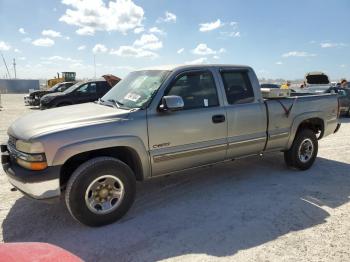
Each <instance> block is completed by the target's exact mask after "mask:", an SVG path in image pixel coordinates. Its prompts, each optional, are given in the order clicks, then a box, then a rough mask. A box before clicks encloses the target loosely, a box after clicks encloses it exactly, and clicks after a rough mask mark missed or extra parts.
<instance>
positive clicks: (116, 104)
mask: <svg viewBox="0 0 350 262" xmlns="http://www.w3.org/2000/svg"><path fill="white" fill-rule="evenodd" d="M107 101H108V102H112V103H113V104H114V105H115V106H116V107H118V108H120V107H121V106H123V105H124V104H123V103H122V102H119V101H117V100H114V99H108V100H107Z"/></svg>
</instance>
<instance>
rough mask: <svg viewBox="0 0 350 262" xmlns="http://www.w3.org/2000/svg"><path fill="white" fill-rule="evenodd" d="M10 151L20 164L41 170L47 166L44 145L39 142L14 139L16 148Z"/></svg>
mask: <svg viewBox="0 0 350 262" xmlns="http://www.w3.org/2000/svg"><path fill="white" fill-rule="evenodd" d="M9 150H10V153H12V154H13V155H14V156H15V158H16V161H17V164H19V165H20V166H22V167H24V168H27V169H30V170H43V169H45V168H47V162H46V157H45V153H44V147H43V145H42V143H40V142H26V141H23V140H17V141H16V148H15V149H11V147H9Z"/></svg>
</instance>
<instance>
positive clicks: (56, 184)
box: [1, 145, 61, 200]
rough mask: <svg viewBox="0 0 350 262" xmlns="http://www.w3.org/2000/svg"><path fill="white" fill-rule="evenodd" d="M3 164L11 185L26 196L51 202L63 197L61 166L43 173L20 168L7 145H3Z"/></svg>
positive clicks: (50, 168)
mask: <svg viewBox="0 0 350 262" xmlns="http://www.w3.org/2000/svg"><path fill="white" fill-rule="evenodd" d="M1 152H2V154H1V162H2V168H3V169H4V171H5V173H6V175H7V178H8V180H9V182H10V184H11V185H13V186H14V187H15V188H17V189H18V190H19V191H21V192H22V193H23V194H24V195H27V196H29V197H31V198H34V199H38V200H49V199H53V198H58V197H59V196H60V195H61V187H60V179H59V178H60V169H61V166H50V167H47V168H46V169H44V170H41V171H32V170H28V169H25V168H23V167H20V166H19V165H18V164H17V163H16V160H15V157H14V156H13V155H10V152H9V150H8V146H7V145H1Z"/></svg>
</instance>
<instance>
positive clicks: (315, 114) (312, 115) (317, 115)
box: [287, 111, 326, 149]
mask: <svg viewBox="0 0 350 262" xmlns="http://www.w3.org/2000/svg"><path fill="white" fill-rule="evenodd" d="M323 114H324V113H323V112H322V111H312V112H307V113H302V114H299V115H297V116H296V117H295V118H294V119H293V123H292V127H291V131H290V134H291V135H290V136H289V140H288V144H287V148H288V149H289V148H290V147H291V146H292V144H293V141H294V138H295V135H296V133H297V130H298V128H299V126H300V124H301V123H302V122H303V121H305V120H307V119H311V118H319V119H321V120H322V121H323V124H324V129H326V126H325V125H326V123H325V120H324V118H323V117H322V115H323Z"/></svg>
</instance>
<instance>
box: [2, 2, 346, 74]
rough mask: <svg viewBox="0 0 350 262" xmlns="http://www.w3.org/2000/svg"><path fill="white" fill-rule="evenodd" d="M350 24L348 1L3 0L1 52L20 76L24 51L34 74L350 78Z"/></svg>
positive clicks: (24, 70)
mask: <svg viewBox="0 0 350 262" xmlns="http://www.w3.org/2000/svg"><path fill="white" fill-rule="evenodd" d="M349 25H350V1H349V0H304V1H302V0H284V1H280V0H279V1H277V0H265V1H260V0H255V1H254V0H221V1H212V0H201V1H200V0H186V1H170V0H168V1H165V0H147V1H146V0H145V1H141V0H112V1H107V0H58V1H54V0H52V1H47V0H30V1H25V0H0V52H1V53H2V54H3V56H4V58H5V60H6V62H7V64H8V66H9V70H10V74H11V76H12V77H13V76H14V70H13V65H12V62H13V59H14V58H15V59H16V64H17V66H16V67H17V77H18V78H30V79H36V78H41V79H46V78H52V77H54V76H55V75H56V74H57V72H62V71H75V72H77V78H80V79H82V78H93V77H94V75H95V68H96V76H97V77H99V76H101V75H103V74H109V73H110V74H114V75H116V76H120V77H124V76H125V75H126V74H127V73H128V72H130V71H133V70H135V69H138V68H143V67H150V66H155V65H169V64H197V63H216V64H217V63H220V64H244V65H249V66H252V67H253V68H254V69H255V71H256V73H257V75H258V77H259V78H273V79H276V78H283V79H290V80H293V79H301V78H303V77H304V75H305V73H306V72H310V71H323V72H326V73H327V74H328V75H329V76H330V78H331V79H335V80H336V79H340V78H347V79H350V27H349ZM94 60H95V63H94ZM94 64H95V65H96V67H95V66H94ZM5 75H6V68H5V66H4V63H3V61H2V60H0V78H2V77H4V76H5Z"/></svg>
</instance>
